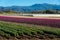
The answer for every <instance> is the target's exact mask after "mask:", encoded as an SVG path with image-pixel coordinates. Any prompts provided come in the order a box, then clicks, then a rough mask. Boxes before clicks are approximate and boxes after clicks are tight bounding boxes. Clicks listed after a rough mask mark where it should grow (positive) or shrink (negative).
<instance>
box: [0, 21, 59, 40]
mask: <svg viewBox="0 0 60 40" xmlns="http://www.w3.org/2000/svg"><path fill="white" fill-rule="evenodd" d="M31 26H32V27H30V26H26V25H24V24H23V25H18V24H15V23H13V22H11V23H10V22H4V21H3V22H2V21H0V40H5V39H6V40H18V39H19V40H23V39H24V40H27V39H28V40H40V39H41V40H42V39H43V40H45V39H46V40H49V39H51V40H52V39H54V40H56V38H59V39H60V28H54V27H49V26H42V27H41V26H39V27H38V26H35V25H34V26H33V25H31ZM37 27H38V28H37ZM4 38H5V39H4ZM26 38H27V39H26ZM59 39H57V40H59Z"/></svg>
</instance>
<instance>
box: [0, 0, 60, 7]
mask: <svg viewBox="0 0 60 40" xmlns="http://www.w3.org/2000/svg"><path fill="white" fill-rule="evenodd" d="M59 2H60V0H0V6H30V5H33V4H43V3H49V4H57V5H60V3H59Z"/></svg>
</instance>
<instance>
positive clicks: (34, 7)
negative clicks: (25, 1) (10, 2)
mask: <svg viewBox="0 0 60 40" xmlns="http://www.w3.org/2000/svg"><path fill="white" fill-rule="evenodd" d="M50 9H52V10H60V5H53V4H47V3H44V4H34V5H31V6H10V7H2V6H0V11H8V10H12V11H15V12H33V11H39V10H50Z"/></svg>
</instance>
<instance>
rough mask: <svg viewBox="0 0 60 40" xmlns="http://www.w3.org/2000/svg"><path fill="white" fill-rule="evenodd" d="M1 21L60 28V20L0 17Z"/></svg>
mask: <svg viewBox="0 0 60 40" xmlns="http://www.w3.org/2000/svg"><path fill="white" fill-rule="evenodd" d="M0 20H2V21H10V22H17V23H29V24H36V25H44V26H52V27H60V19H45V18H44V19H42V18H39V19H37V18H15V17H7V16H0Z"/></svg>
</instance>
